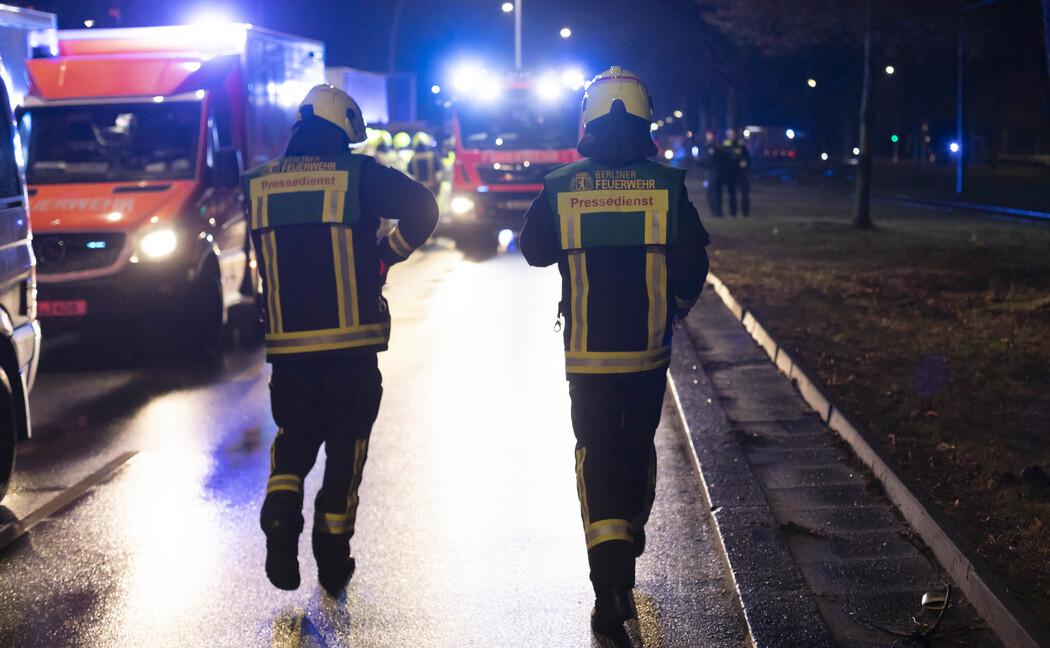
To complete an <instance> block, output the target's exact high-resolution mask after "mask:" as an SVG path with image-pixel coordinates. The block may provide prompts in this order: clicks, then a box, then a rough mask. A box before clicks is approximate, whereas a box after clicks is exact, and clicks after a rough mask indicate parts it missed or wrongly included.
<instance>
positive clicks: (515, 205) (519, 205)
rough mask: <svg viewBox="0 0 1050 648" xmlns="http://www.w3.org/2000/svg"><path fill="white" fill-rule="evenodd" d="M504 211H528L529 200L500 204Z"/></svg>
mask: <svg viewBox="0 0 1050 648" xmlns="http://www.w3.org/2000/svg"><path fill="white" fill-rule="evenodd" d="M500 205H502V207H503V208H504V209H520V210H521V211H528V209H529V207H532V201H531V200H508V201H506V202H503V203H500Z"/></svg>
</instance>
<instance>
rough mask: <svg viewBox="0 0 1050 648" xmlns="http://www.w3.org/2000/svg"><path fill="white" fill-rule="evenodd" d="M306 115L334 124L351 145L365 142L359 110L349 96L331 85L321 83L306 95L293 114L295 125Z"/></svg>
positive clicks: (363, 124)
mask: <svg viewBox="0 0 1050 648" xmlns="http://www.w3.org/2000/svg"><path fill="white" fill-rule="evenodd" d="M306 115H313V116H314V117H319V118H321V119H323V120H325V121H326V122H330V123H332V124H335V125H336V126H338V127H339V129H340V130H341V131H343V132H344V133H346V136H347V137H349V138H350V143H351V144H359V143H361V142H363V141H365V138H366V131H365V119H364V117H363V116H362V115H361V108H360V107H358V105H357V102H356V101H354V100H353V99H351V98H350V95H348V94H346V93H345V92H343V91H342V90H340V89H339V88H336V87H335V86H333V85H329V84H327V83H322V84H321V85H316V86H314V87H313V88H311V89H310V92H308V93H306V98H305V99H303V102H302V103H301V104H299V111H298V112H297V113H295V123H296V124H298V123H299V122H300V121H302V120H303V117H304V116H306Z"/></svg>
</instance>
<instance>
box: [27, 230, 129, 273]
mask: <svg viewBox="0 0 1050 648" xmlns="http://www.w3.org/2000/svg"><path fill="white" fill-rule="evenodd" d="M123 247H124V234H122V233H98V234H34V235H33V252H34V253H35V254H36V271H37V273H38V274H62V273H66V272H83V271H85V270H98V269H101V268H108V267H109V266H111V265H113V264H114V263H116V262H117V259H118V258H120V251H121V249H122V248H123Z"/></svg>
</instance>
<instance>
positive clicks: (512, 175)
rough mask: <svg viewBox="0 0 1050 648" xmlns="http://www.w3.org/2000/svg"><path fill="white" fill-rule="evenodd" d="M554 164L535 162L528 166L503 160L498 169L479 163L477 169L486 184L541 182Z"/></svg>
mask: <svg viewBox="0 0 1050 648" xmlns="http://www.w3.org/2000/svg"><path fill="white" fill-rule="evenodd" d="M556 166H558V165H557V164H541V163H536V162H533V163H532V164H529V166H525V164H524V163H522V162H503V163H501V164H500V165H499V168H498V169H496V168H494V165H492V164H479V165H478V166H477V170H478V177H479V178H480V179H481V181H482V182H483V183H485V184H487V185H499V184H543V178H544V177H546V175H547V174H548V173H550V172H551V169H553V168H554V167H556Z"/></svg>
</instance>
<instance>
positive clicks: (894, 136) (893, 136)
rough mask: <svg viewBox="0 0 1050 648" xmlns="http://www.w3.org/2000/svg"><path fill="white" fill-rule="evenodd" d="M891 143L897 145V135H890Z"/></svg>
mask: <svg viewBox="0 0 1050 648" xmlns="http://www.w3.org/2000/svg"><path fill="white" fill-rule="evenodd" d="M890 141H891V142H893V143H894V144H896V143H897V136H896V135H890Z"/></svg>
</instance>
